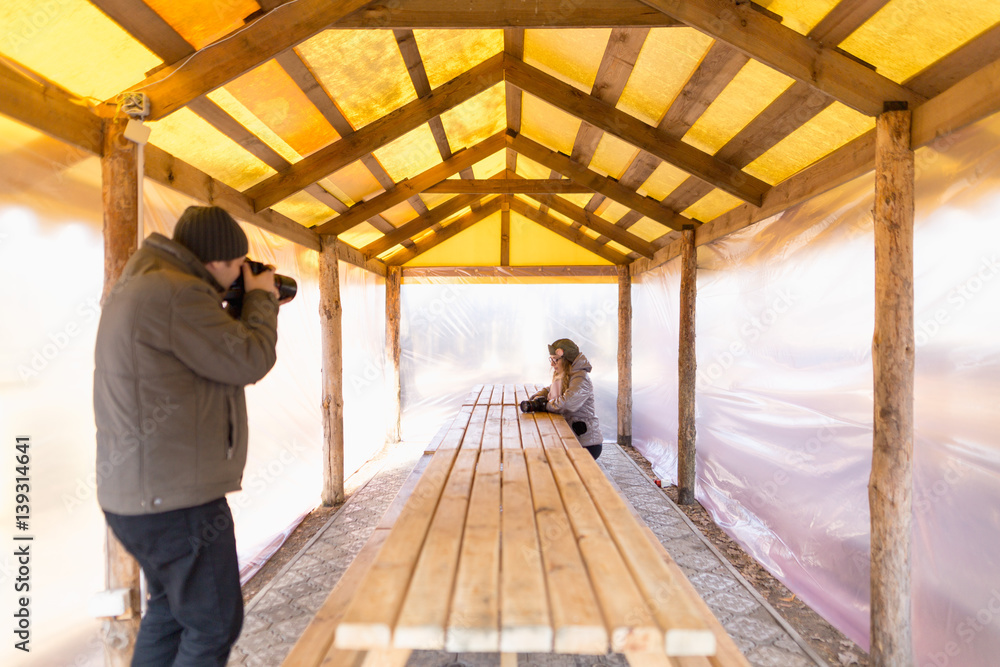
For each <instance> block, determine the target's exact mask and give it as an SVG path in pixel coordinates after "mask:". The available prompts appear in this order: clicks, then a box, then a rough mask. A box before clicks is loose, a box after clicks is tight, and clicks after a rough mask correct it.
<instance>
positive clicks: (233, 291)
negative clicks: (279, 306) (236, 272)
mask: <svg viewBox="0 0 1000 667" xmlns="http://www.w3.org/2000/svg"><path fill="white" fill-rule="evenodd" d="M247 266H249V267H250V273H252V274H254V275H255V276H256V275H258V274H260V273H262V272H263V271H266V270H267V265H266V264H264V263H263V262H255V261H254V260H252V259H247ZM274 286H275V287H277V288H278V301H284V300H286V299H292V298H294V297H295V294H296V292H298V290H299V286H298V284H296V282H295V279H294V278H289V277H288V276H283V275H281V274H278V273H276V274H274ZM245 292H246V290H245V289H244V287H243V272H242V270H241V271H240V277H239V278H237V279H236V280H234V281H233V284H232V285H230V286H229V290H228V291H227V292H226V295H225V296H224V297H222V300H223V301H225V302H226V311H227V312H228V313H229V314H230V315H232V316H233V317H235V318H237V319H239V317H240V314H241V313H242V312H243V294H244V293H245Z"/></svg>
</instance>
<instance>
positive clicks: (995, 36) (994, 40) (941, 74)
mask: <svg viewBox="0 0 1000 667" xmlns="http://www.w3.org/2000/svg"><path fill="white" fill-rule="evenodd" d="M997 60H1000V23H998V24H997V25H995V26H993V27H992V28H990V29H989V30H987V31H986V32H984V33H982V34H981V35H979V36H978V37H976V38H975V39H973V40H972V41H970V42H968V43H966V44H964V45H963V46H961V47H959V48H957V49H955V50H954V51H952V52H951V53H949V54H948V55H946V56H945V57H944V58H942V59H941V60H939V61H937V62H936V63H934V64H933V65H931V66H930V67H928V68H926V69H925V70H923V71H922V72H918V73H917V74H916V75H914V76H913V77H911V78H910V79H909V80H908V81H906V86H907V87H909V88H912V89H913V90H915V91H917V92H918V93H920V94H921V95H924V96H926V97H934V96H937V95H939V94H940V93H942V92H944V91H945V90H947V89H948V88H951V87H952V86H954V85H955V84H956V83H958V82H959V81H961V80H962V79H964V78H965V77H967V76H970V75H971V74H974V73H975V72H978V71H979V70H981V69H982V68H984V67H986V66H987V65H989V64H990V63H992V62H996V61H997Z"/></svg>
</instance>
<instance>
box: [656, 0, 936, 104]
mask: <svg viewBox="0 0 1000 667" xmlns="http://www.w3.org/2000/svg"><path fill="white" fill-rule="evenodd" d="M642 2H643V3H644V4H647V5H649V6H650V7H655V8H656V9H659V10H660V11H662V12H663V13H665V14H666V15H667V16H670V17H671V18H674V19H677V20H678V21H680V22H682V23H685V24H687V25H689V26H691V27H693V28H695V29H697V30H699V31H701V32H703V33H705V34H706V35H709V36H710V37H712V38H714V39H717V40H719V41H722V42H726V43H727V44H730V45H731V46H733V47H734V48H736V49H739V50H740V51H742V52H743V53H745V54H747V55H748V56H750V57H751V58H754V59H755V60H759V61H760V62H762V63H764V64H765V65H767V66H769V67H771V68H773V69H776V70H778V71H779V72H781V73H783V74H785V75H787V76H790V77H792V78H793V79H797V80H799V81H802V82H804V83H808V84H810V85H812V86H814V87H816V88H818V89H819V90H821V91H823V92H824V93H826V94H827V95H829V96H830V97H833V98H834V99H836V100H838V101H840V102H842V103H843V104H846V105H847V106H849V107H851V108H852V109H856V110H858V111H860V112H861V113H864V114H868V115H870V116H874V115H876V114H878V113H880V112H881V110H882V103H883V102H884V101H887V100H896V101H905V102H909V103H911V104H919V103H920V102H922V101H923V97H921V96H920V95H917V94H916V93H914V92H913V91H911V90H909V89H907V88H904V87H903V86H901V85H899V84H897V83H895V82H893V81H891V80H889V79H887V78H886V77H884V76H882V75H881V74H878V73H877V72H875V71H874V70H872V69H869V68H868V67H866V66H865V65H863V64H861V63H859V62H857V61H856V60H853V59H852V58H849V57H847V56H845V55H843V54H842V53H840V52H838V51H836V50H834V49H832V48H829V47H824V46H822V45H821V44H820V43H819V42H815V41H813V40H811V39H809V38H808V37H806V36H804V35H801V34H799V33H797V32H795V31H794V30H792V29H791V28H788V27H786V26H784V25H782V24H781V23H780V22H778V21H775V20H774V19H772V18H770V17H768V16H765V15H764V14H762V13H761V12H758V11H756V10H754V9H753V8H751V7H750V6H749V5H735V4H733V3H731V2H728V1H727V0H687V1H686V2H676V0H642Z"/></svg>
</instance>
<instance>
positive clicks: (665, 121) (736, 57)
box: [659, 41, 750, 140]
mask: <svg viewBox="0 0 1000 667" xmlns="http://www.w3.org/2000/svg"><path fill="white" fill-rule="evenodd" d="M749 60H750V58H749V57H748V56H747V55H746V54H744V53H740V52H739V51H737V50H736V49H734V48H733V47H731V46H729V45H728V44H726V43H725V42H719V41H716V42H715V43H714V44H712V46H711V47H709V49H708V51H707V52H706V53H705V57H704V58H702V59H701V62H700V63H698V67H697V68H696V69H695V71H694V72H693V73H692V74H691V77H690V78H689V79H688V81H687V83H686V84H685V85H684V89H683V90H681V92H680V94H679V95H678V96H677V97H676V98H675V99H674V101H673V102H672V103H671V105H670V108H669V109H667V113H665V114H664V115H663V118H662V119H661V120H660V124H659V128H660V131H661V132H663V133H664V134H665V135H666V136H668V137H670V138H671V139H677V140H680V139H681V137H683V136H684V135H685V134H687V131H688V130H690V129H691V126H692V125H694V124H695V122H697V120H698V119H699V118H701V115H702V114H703V113H705V110H706V109H707V108H708V107H709V105H710V104H711V103H712V102H714V101H715V98H716V97H718V96H719V94H720V93H722V91H723V90H725V88H726V86H728V85H729V84H730V83H731V82H732V80H733V77H735V76H736V75H737V74H739V71H740V70H741V69H743V66H744V65H746V64H747V62H749Z"/></svg>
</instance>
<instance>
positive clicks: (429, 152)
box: [374, 123, 441, 183]
mask: <svg viewBox="0 0 1000 667" xmlns="http://www.w3.org/2000/svg"><path fill="white" fill-rule="evenodd" d="M374 155H375V157H376V158H378V161H379V162H381V163H382V166H383V167H385V170H386V172H388V174H389V178H391V179H392V180H394V181H395V182H397V183H399V182H400V181H401V180H403V179H404V178H412V177H414V176H416V175H417V174H420V173H423V172H424V171H427V170H428V169H430V168H431V167H433V166H435V165H438V164H441V153H440V152H439V151H438V147H437V143H435V141H434V135H433V134H431V128H430V126H429V125H427V123H424V124H423V125H421V126H420V127H418V128H417V129H415V130H411V131H409V132H407V133H406V134H404V135H403V136H401V137H400V138H399V139H396V140H395V141H393V142H390V143H388V144H386V145H385V146H383V147H382V148H380V149H378V150H377V151H375V152H374Z"/></svg>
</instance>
